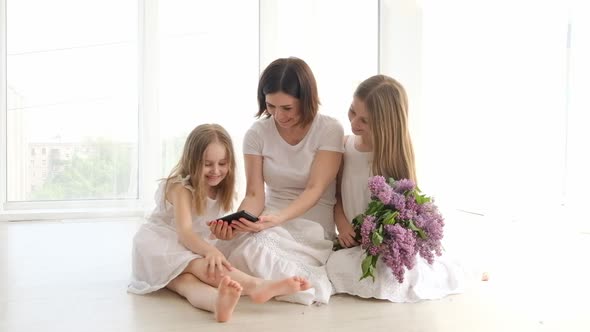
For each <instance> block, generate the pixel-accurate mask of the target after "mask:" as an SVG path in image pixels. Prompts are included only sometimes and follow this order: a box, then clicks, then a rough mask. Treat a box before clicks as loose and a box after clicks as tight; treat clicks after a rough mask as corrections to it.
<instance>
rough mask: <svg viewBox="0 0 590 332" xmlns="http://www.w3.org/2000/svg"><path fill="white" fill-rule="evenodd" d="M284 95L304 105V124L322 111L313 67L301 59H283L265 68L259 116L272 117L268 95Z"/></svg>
mask: <svg viewBox="0 0 590 332" xmlns="http://www.w3.org/2000/svg"><path fill="white" fill-rule="evenodd" d="M277 92H283V93H286V94H288V95H290V96H292V97H295V98H297V99H298V100H299V101H300V105H301V112H302V114H301V121H300V125H301V126H305V125H307V124H309V123H311V122H312V121H313V118H314V117H315V115H316V114H317V112H318V109H319V106H320V99H319V96H318V88H317V85H316V81H315V77H314V76H313V73H312V72H311V68H309V66H308V65H307V63H305V61H303V60H301V59H299V58H294V57H290V58H280V59H277V60H275V61H273V62H272V63H271V64H269V65H268V67H266V69H264V71H263V72H262V75H261V76H260V80H259V81H258V113H256V117H258V118H260V117H261V116H263V115H264V116H266V117H267V118H269V117H270V113H268V111H267V110H266V95H267V94H270V93H277Z"/></svg>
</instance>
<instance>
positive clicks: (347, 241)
mask: <svg viewBox="0 0 590 332" xmlns="http://www.w3.org/2000/svg"><path fill="white" fill-rule="evenodd" d="M336 228H337V229H338V242H340V245H341V246H343V247H344V248H350V247H355V246H358V245H359V244H358V243H357V242H356V240H355V239H354V238H355V236H356V232H355V231H354V227H352V225H351V224H350V223H349V222H343V223H340V224H337V225H336Z"/></svg>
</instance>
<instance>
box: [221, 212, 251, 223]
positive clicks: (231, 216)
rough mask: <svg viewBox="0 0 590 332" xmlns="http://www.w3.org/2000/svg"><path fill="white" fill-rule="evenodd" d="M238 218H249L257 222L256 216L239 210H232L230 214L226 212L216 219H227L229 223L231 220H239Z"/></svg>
mask: <svg viewBox="0 0 590 332" xmlns="http://www.w3.org/2000/svg"><path fill="white" fill-rule="evenodd" d="M240 218H246V220H249V221H251V222H257V221H258V218H257V217H255V216H253V215H251V214H250V213H248V212H246V211H244V210H241V211H238V212H234V213H232V214H228V215H227V216H223V217H221V218H218V220H223V221H227V222H228V223H230V224H231V222H232V220H240Z"/></svg>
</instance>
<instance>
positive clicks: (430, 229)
mask: <svg viewBox="0 0 590 332" xmlns="http://www.w3.org/2000/svg"><path fill="white" fill-rule="evenodd" d="M419 212H420V213H419V214H418V215H417V216H416V218H415V219H414V223H415V225H416V226H417V227H419V228H421V229H422V230H424V232H426V234H427V236H428V237H427V238H426V239H418V241H417V242H416V250H417V251H418V252H419V253H420V256H422V257H424V259H426V260H427V261H428V263H430V264H432V263H433V262H434V254H436V255H437V256H440V255H442V245H441V240H442V238H443V227H444V225H445V223H444V218H443V217H442V215H441V214H440V212H439V211H438V209H437V208H436V206H435V205H434V204H431V203H425V204H423V205H422V207H421V209H420V211H419Z"/></svg>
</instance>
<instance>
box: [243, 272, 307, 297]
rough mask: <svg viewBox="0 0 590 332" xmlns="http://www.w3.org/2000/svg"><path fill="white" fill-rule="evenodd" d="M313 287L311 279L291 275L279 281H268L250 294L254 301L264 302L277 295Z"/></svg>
mask: <svg viewBox="0 0 590 332" xmlns="http://www.w3.org/2000/svg"><path fill="white" fill-rule="evenodd" d="M310 287H311V284H310V283H309V281H308V280H307V279H305V278H303V277H291V278H286V279H283V280H279V281H267V282H265V283H263V284H262V285H260V286H259V287H258V288H256V289H255V290H254V291H252V293H251V294H250V298H251V299H252V302H254V303H264V302H266V301H268V300H270V299H272V298H273V297H275V296H280V295H289V294H293V293H296V292H299V291H304V290H307V289H309V288H310Z"/></svg>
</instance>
